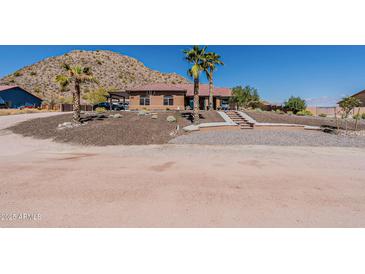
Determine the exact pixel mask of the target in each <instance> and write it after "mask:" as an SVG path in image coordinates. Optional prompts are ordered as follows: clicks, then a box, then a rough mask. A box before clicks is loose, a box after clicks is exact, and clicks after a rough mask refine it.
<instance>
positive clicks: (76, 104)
mask: <svg viewBox="0 0 365 274" xmlns="http://www.w3.org/2000/svg"><path fill="white" fill-rule="evenodd" d="M63 68H64V69H65V70H66V72H67V75H64V74H62V75H57V76H56V82H57V83H58V84H59V85H60V87H61V89H62V90H65V88H66V87H67V86H68V85H70V84H71V83H73V84H74V90H73V92H72V98H73V122H74V123H77V124H78V123H80V95H81V85H82V84H84V83H86V82H97V81H96V79H95V78H94V77H93V76H92V74H91V69H90V68H88V67H82V66H79V65H77V66H74V67H71V66H69V65H68V64H64V65H63Z"/></svg>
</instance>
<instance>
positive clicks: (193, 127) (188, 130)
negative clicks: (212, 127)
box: [183, 125, 199, 132]
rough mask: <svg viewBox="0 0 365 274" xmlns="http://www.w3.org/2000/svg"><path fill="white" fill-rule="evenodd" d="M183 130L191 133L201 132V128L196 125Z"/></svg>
mask: <svg viewBox="0 0 365 274" xmlns="http://www.w3.org/2000/svg"><path fill="white" fill-rule="evenodd" d="M183 130H185V131H187V132H190V131H199V127H198V126H196V125H190V126H186V127H184V128H183Z"/></svg>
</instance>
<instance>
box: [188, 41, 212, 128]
mask: <svg viewBox="0 0 365 274" xmlns="http://www.w3.org/2000/svg"><path fill="white" fill-rule="evenodd" d="M206 49H207V47H201V48H200V47H199V46H194V47H193V48H192V49H187V50H184V54H185V59H186V60H187V61H188V62H189V63H191V64H192V67H191V68H190V69H189V70H188V74H189V75H190V76H191V77H193V79H194V109H193V116H194V124H195V125H197V124H199V76H200V73H201V72H202V71H203V70H204V67H203V63H204V60H205V51H206Z"/></svg>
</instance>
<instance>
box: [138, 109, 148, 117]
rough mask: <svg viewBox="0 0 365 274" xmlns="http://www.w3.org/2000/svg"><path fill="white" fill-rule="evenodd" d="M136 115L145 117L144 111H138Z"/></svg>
mask: <svg viewBox="0 0 365 274" xmlns="http://www.w3.org/2000/svg"><path fill="white" fill-rule="evenodd" d="M138 115H140V116H141V115H146V111H145V110H140V111H138Z"/></svg>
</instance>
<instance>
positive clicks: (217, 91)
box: [127, 83, 231, 97]
mask: <svg viewBox="0 0 365 274" xmlns="http://www.w3.org/2000/svg"><path fill="white" fill-rule="evenodd" d="M135 91H184V92H186V96H193V95H194V84H165V83H153V84H147V85H143V86H139V87H135V88H131V89H127V92H135ZM213 94H214V95H215V96H223V97H229V96H231V89H229V88H220V87H214V89H213ZM199 95H200V96H209V85H208V84H200V85H199Z"/></svg>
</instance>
